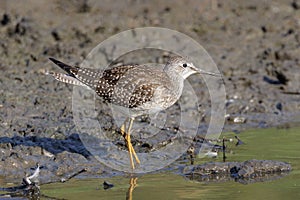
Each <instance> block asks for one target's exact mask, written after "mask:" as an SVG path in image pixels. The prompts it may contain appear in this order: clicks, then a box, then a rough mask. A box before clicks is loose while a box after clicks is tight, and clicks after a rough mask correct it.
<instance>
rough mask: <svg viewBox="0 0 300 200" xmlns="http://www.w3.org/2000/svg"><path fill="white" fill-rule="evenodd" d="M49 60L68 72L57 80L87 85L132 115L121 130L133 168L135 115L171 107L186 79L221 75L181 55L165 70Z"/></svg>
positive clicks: (167, 64) (165, 67)
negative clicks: (87, 65)
mask: <svg viewBox="0 0 300 200" xmlns="http://www.w3.org/2000/svg"><path fill="white" fill-rule="evenodd" d="M50 60H51V61H52V62H54V63H55V64H56V65H58V66H59V67H61V68H62V69H64V70H65V71H66V72H67V74H60V73H55V72H51V73H50V74H51V75H53V76H54V77H55V78H56V79H57V80H59V81H62V82H65V83H70V84H74V85H85V86H88V87H89V88H91V89H92V90H94V91H95V92H96V93H97V94H98V95H99V96H100V97H102V98H103V100H104V101H106V102H108V103H112V104H113V105H116V106H118V107H120V109H121V110H123V111H124V112H126V113H127V115H128V116H129V117H128V118H127V119H126V120H125V122H124V124H123V125H122V126H121V133H122V136H123V137H124V138H125V141H126V143H127V148H128V151H129V156H130V165H131V168H132V169H134V168H135V163H134V161H133V157H134V158H135V161H136V163H137V164H139V163H140V160H139V159H138V156H137V155H136V153H135V150H134V148H133V146H132V144H131V139H130V133H131V132H130V131H131V128H132V124H133V121H134V119H135V117H137V116H140V115H142V114H149V113H157V112H159V111H161V110H165V109H167V108H168V107H170V106H172V105H173V104H174V103H175V102H176V101H177V100H178V99H179V97H180V96H181V93H182V90H183V86H184V84H183V82H184V80H185V79H186V78H187V77H189V76H190V75H192V74H195V73H200V74H207V75H212V76H219V75H217V74H214V73H210V72H205V71H202V70H199V69H197V68H196V67H195V66H194V65H193V64H192V63H190V62H187V61H186V60H185V59H184V58H183V57H180V56H175V57H172V58H170V59H169V61H168V62H167V63H166V65H165V66H164V68H163V69H161V68H158V67H153V66H147V65H124V66H118V67H114V68H111V69H107V70H105V71H103V72H100V71H97V70H95V69H89V68H79V67H73V66H69V65H67V64H64V63H62V62H60V61H58V60H56V59H54V58H50Z"/></svg>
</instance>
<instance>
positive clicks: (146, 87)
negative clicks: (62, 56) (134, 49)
mask: <svg viewBox="0 0 300 200" xmlns="http://www.w3.org/2000/svg"><path fill="white" fill-rule="evenodd" d="M51 61H53V62H54V63H55V64H57V65H58V66H60V67H61V68H62V69H64V70H65V71H66V72H67V73H68V75H69V76H70V77H71V78H75V79H76V80H78V81H80V83H83V84H85V85H87V86H89V87H90V88H91V89H93V90H94V91H95V92H96V93H97V95H99V96H100V97H101V98H102V99H103V100H104V101H106V102H109V103H112V104H115V105H118V106H122V107H125V108H131V109H133V110H136V111H139V112H143V111H149V110H151V109H154V110H161V109H165V108H167V107H169V106H171V105H172V104H174V103H175V102H176V101H177V100H178V98H179V96H180V94H178V92H176V90H174V89H173V83H172V81H171V79H170V78H169V77H168V75H167V74H165V73H164V72H163V70H162V69H161V68H159V67H150V66H146V65H124V66H118V67H114V68H111V69H106V70H104V71H102V72H101V71H99V70H97V69H89V68H78V67H72V66H69V65H66V64H64V63H62V62H60V61H57V60H55V59H51ZM57 79H58V78H57ZM60 81H63V80H60ZM63 82H67V81H63ZM159 107H160V108H159Z"/></svg>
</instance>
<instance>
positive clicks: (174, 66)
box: [164, 56, 220, 79]
mask: <svg viewBox="0 0 300 200" xmlns="http://www.w3.org/2000/svg"><path fill="white" fill-rule="evenodd" d="M164 70H165V71H173V72H176V73H177V74H179V75H181V76H182V77H183V79H186V78H187V77H189V76H190V75H192V74H196V73H199V74H204V75H210V76H216V77H220V75H219V74H215V73H212V72H206V71H204V70H201V69H198V68H196V67H195V66H194V64H193V63H191V62H188V61H187V60H186V59H184V58H183V57H181V56H175V57H171V58H170V59H169V60H168V62H167V64H166V66H165V68H164Z"/></svg>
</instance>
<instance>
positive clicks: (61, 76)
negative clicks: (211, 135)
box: [45, 71, 86, 86]
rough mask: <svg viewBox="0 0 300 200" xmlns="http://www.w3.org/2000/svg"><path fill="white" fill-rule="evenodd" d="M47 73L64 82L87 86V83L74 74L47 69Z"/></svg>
mask: <svg viewBox="0 0 300 200" xmlns="http://www.w3.org/2000/svg"><path fill="white" fill-rule="evenodd" d="M45 74H46V75H50V76H53V77H54V78H55V79H56V80H58V81H60V82H63V83H68V84H72V85H79V86H86V85H85V84H83V83H82V82H80V81H79V80H78V79H77V78H75V77H74V76H71V75H69V74H63V73H56V72H49V71H45Z"/></svg>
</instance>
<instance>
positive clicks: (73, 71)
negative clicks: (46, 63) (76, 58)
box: [49, 58, 79, 78]
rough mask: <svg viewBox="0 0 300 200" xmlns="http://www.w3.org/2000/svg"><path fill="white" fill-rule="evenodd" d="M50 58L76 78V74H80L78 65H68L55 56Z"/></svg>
mask: <svg viewBox="0 0 300 200" xmlns="http://www.w3.org/2000/svg"><path fill="white" fill-rule="evenodd" d="M49 60H51V61H52V62H53V63H54V64H56V65H57V66H59V67H60V68H62V69H63V70H65V71H66V72H67V73H68V75H69V76H72V77H74V78H75V76H76V75H77V74H78V70H79V68H78V67H73V66H70V65H67V64H65V63H63V62H61V61H59V60H56V59H54V58H49Z"/></svg>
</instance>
